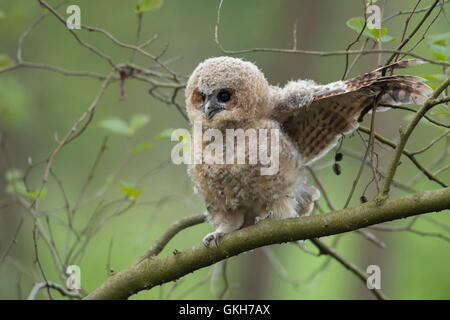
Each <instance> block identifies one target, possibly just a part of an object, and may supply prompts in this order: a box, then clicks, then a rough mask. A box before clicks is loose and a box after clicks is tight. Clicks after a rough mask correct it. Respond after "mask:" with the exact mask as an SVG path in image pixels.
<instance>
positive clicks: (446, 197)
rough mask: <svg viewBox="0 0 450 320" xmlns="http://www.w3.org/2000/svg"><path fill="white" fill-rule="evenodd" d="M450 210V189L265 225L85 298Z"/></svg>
mask: <svg viewBox="0 0 450 320" xmlns="http://www.w3.org/2000/svg"><path fill="white" fill-rule="evenodd" d="M449 208H450V188H443V189H439V190H433V191H425V192H419V193H415V194H413V195H409V196H405V197H401V198H398V199H393V200H390V199H387V200H384V201H383V200H380V198H377V199H376V200H373V201H370V202H367V203H365V204H362V205H359V206H356V207H352V208H347V209H345V210H339V211H333V212H331V213H326V214H320V215H314V216H309V217H301V218H292V219H286V220H281V221H274V220H264V221H262V222H260V223H258V224H256V225H254V226H251V227H248V228H244V229H241V230H238V231H235V232H233V233H231V234H229V235H226V236H224V238H223V239H222V241H221V242H220V244H219V246H218V247H212V248H205V247H204V246H203V245H202V244H199V245H197V246H194V247H193V248H190V249H186V250H184V251H182V252H177V253H175V254H172V255H170V256H168V257H164V258H161V257H157V256H152V257H149V258H147V259H144V260H142V261H141V262H140V263H137V264H134V265H133V266H131V267H129V268H127V269H125V270H122V271H120V272H117V273H115V274H114V275H112V276H111V277H109V278H108V279H107V280H106V282H105V283H104V284H102V285H101V286H100V287H99V288H98V289H96V290H94V291H93V292H92V293H91V294H89V295H88V296H87V297H85V299H126V298H128V297H130V296H131V295H133V294H135V293H137V292H139V291H141V290H148V289H151V288H153V287H154V286H157V285H160V284H163V283H167V282H170V281H174V280H177V279H179V278H181V277H183V276H185V275H187V274H189V273H191V272H194V271H196V270H198V269H201V268H204V267H207V266H210V265H212V264H214V263H216V262H218V261H221V260H224V259H227V258H229V257H232V256H236V255H238V254H240V253H242V252H246V251H249V250H252V249H255V248H259V247H263V246H266V245H270V244H275V243H283V242H290V241H296V240H305V239H312V238H319V237H325V236H330V235H334V234H338V233H344V232H349V231H353V230H357V229H360V228H364V227H368V226H371V225H375V224H378V223H383V222H387V221H392V220H397V219H402V218H407V217H410V216H414V215H419V214H423V213H429V212H435V211H442V210H445V209H449Z"/></svg>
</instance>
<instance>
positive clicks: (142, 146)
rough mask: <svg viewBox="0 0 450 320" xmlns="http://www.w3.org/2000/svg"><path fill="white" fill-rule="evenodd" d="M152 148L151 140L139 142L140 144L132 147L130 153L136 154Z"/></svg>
mask: <svg viewBox="0 0 450 320" xmlns="http://www.w3.org/2000/svg"><path fill="white" fill-rule="evenodd" d="M151 149H153V144H152V143H151V142H146V143H141V144H140V145H137V146H136V147H134V149H133V150H132V151H131V153H132V154H138V153H141V152H143V151H147V150H151Z"/></svg>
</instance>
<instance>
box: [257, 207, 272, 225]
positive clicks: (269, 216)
mask: <svg viewBox="0 0 450 320" xmlns="http://www.w3.org/2000/svg"><path fill="white" fill-rule="evenodd" d="M272 217H273V211H272V210H270V211H269V214H268V215H267V216H265V217H264V218H261V217H259V216H258V217H256V218H255V224H257V223H258V222H261V221H263V220H266V219H267V218H269V219H272Z"/></svg>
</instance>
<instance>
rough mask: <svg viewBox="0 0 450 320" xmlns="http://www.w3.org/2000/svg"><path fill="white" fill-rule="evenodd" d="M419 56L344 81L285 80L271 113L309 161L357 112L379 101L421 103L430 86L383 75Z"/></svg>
mask: <svg viewBox="0 0 450 320" xmlns="http://www.w3.org/2000/svg"><path fill="white" fill-rule="evenodd" d="M420 63H423V62H422V61H421V60H417V59H413V60H404V61H398V62H395V63H393V64H390V65H388V66H385V67H381V68H378V69H376V70H374V71H372V72H368V73H365V74H362V75H359V76H357V77H354V78H351V79H349V80H346V81H338V82H334V83H330V84H328V85H317V84H314V83H313V82H311V81H297V82H291V83H289V84H288V85H287V86H286V87H285V88H283V89H282V90H281V91H280V92H279V93H278V96H279V98H278V102H277V105H275V106H274V109H273V110H272V114H271V116H272V118H273V119H276V120H277V121H279V122H280V123H281V127H282V128H283V130H284V131H285V132H286V133H287V134H288V135H289V136H290V137H291V139H292V141H294V143H296V146H297V149H298V151H299V152H300V154H301V155H302V157H303V162H304V164H308V163H311V162H313V161H315V160H317V159H319V158H320V157H322V156H323V155H325V154H326V153H327V152H328V151H329V150H330V149H331V148H333V147H334V146H335V145H336V142H337V141H338V139H339V138H340V136H341V135H342V134H347V133H350V132H353V131H354V130H355V129H356V128H357V127H358V118H359V117H360V116H361V115H363V114H365V113H367V112H368V111H369V110H371V109H372V108H373V104H374V102H375V100H376V99H377V97H379V99H380V103H381V104H390V105H400V104H408V103H418V104H420V103H423V102H424V101H425V100H426V98H427V97H426V96H427V95H428V94H430V93H431V92H432V90H431V88H430V87H428V86H427V85H426V84H424V83H422V82H423V79H422V78H420V77H415V76H406V75H392V76H382V72H383V71H384V70H386V71H388V70H393V69H396V68H407V67H409V66H411V65H414V64H420Z"/></svg>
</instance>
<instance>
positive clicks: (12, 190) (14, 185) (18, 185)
mask: <svg viewBox="0 0 450 320" xmlns="http://www.w3.org/2000/svg"><path fill="white" fill-rule="evenodd" d="M5 191H6V193H8V194H17V195H21V196H24V197H27V198H29V199H32V200H34V199H36V197H37V190H36V191H28V190H27V187H26V186H25V183H24V182H23V181H17V180H15V181H13V182H11V183H9V184H7V185H6V190H5ZM46 194H47V188H45V187H44V188H42V190H41V194H40V196H39V198H42V197H44V196H45V195H46Z"/></svg>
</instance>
